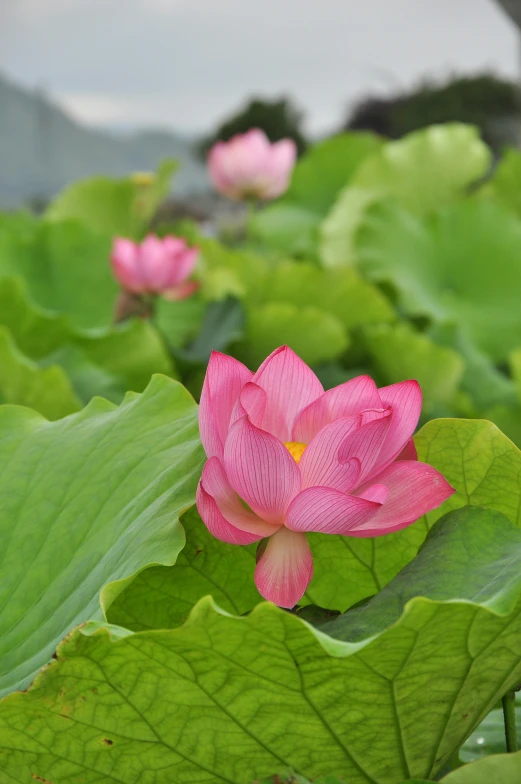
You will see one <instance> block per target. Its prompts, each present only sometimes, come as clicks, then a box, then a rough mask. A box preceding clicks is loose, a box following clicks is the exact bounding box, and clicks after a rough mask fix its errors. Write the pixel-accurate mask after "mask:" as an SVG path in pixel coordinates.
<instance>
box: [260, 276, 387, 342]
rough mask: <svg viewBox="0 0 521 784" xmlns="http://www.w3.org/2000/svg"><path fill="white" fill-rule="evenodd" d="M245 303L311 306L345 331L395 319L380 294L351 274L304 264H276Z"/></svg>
mask: <svg viewBox="0 0 521 784" xmlns="http://www.w3.org/2000/svg"><path fill="white" fill-rule="evenodd" d="M247 301H248V303H252V304H262V303H264V302H281V303H283V302H287V303H290V304H292V305H295V306H296V307H303V306H307V305H309V306H313V307H316V308H319V309H321V310H323V311H325V312H327V313H330V314H332V315H333V316H335V317H336V318H337V319H339V321H341V322H342V323H343V324H344V326H345V327H346V329H348V330H351V329H353V328H355V327H359V326H362V325H365V324H381V323H386V322H389V321H394V320H395V318H396V315H395V313H394V310H393V308H392V306H391V304H390V303H389V301H388V300H387V299H386V297H385V296H384V295H383V294H382V292H381V291H380V290H379V289H377V288H376V287H375V286H372V285H371V284H370V283H368V282H367V281H365V280H364V279H363V278H362V277H361V276H360V275H359V274H358V273H357V272H356V271H355V270H353V269H334V270H324V269H320V268H319V267H317V266H315V265H314V264H309V263H306V262H295V261H283V262H280V263H279V264H277V266H276V267H275V268H274V269H273V271H272V272H271V274H270V277H269V284H268V285H266V286H265V288H259V287H256V288H252V289H250V290H249V291H248V292H247Z"/></svg>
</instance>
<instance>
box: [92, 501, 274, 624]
mask: <svg viewBox="0 0 521 784" xmlns="http://www.w3.org/2000/svg"><path fill="white" fill-rule="evenodd" d="M181 523H182V525H183V528H184V530H185V534H186V544H185V546H184V548H183V550H182V552H180V553H179V555H178V557H177V561H176V562H175V566H153V567H151V568H149V569H145V570H144V571H142V572H141V573H140V574H138V576H137V577H136V579H135V580H133V581H132V583H130V585H129V586H128V587H127V588H126V589H125V590H124V591H123V592H122V593H120V595H119V596H118V597H117V598H116V599H115V601H114V603H113V604H112V605H111V607H110V608H109V610H108V614H107V617H108V619H109V621H110V623H113V624H116V625H119V626H124V627H125V628H127V629H131V630H132V631H135V632H136V631H146V630H148V629H172V628H174V627H176V626H180V625H181V624H182V623H184V621H185V620H186V619H187V617H188V615H189V614H190V612H191V610H192V608H193V607H194V605H196V604H197V602H198V601H199V599H200V598H201V597H202V596H206V595H208V594H211V595H212V596H213V598H214V599H215V601H216V602H217V604H218V605H219V607H222V609H223V610H226V611H227V612H230V613H234V614H235V615H242V614H243V613H245V612H247V611H248V610H251V609H252V607H255V605H256V604H258V603H259V602H260V601H261V596H260V595H259V593H258V591H257V589H256V587H255V583H254V581H253V571H254V569H255V552H256V550H257V545H256V544H253V545H249V546H248V547H236V546H234V545H231V544H226V543H225V542H221V541H220V540H219V539H215V538H214V537H213V536H212V535H211V534H210V533H209V532H208V529H207V528H206V526H205V525H204V523H203V522H202V521H201V518H200V517H199V515H198V514H197V511H196V509H195V507H193V508H192V509H190V510H189V511H188V512H186V513H185V514H184V515H183V517H182V518H181Z"/></svg>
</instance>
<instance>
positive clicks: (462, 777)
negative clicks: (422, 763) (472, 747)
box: [411, 752, 521, 784]
mask: <svg viewBox="0 0 521 784" xmlns="http://www.w3.org/2000/svg"><path fill="white" fill-rule="evenodd" d="M520 779H521V752H517V753H516V754H498V755H495V756H493V757H486V758H485V759H482V760H479V761H478V762H474V763H472V765H464V766H463V767H461V768H458V769H457V770H454V771H453V772H452V773H449V775H448V776H445V777H444V778H443V779H442V784H518V782H519V781H520ZM411 784H414V782H411ZM420 784H421V782H420Z"/></svg>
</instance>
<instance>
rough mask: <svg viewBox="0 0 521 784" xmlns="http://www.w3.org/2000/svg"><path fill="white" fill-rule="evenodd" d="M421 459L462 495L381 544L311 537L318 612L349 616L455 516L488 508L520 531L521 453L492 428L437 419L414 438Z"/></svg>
mask: <svg viewBox="0 0 521 784" xmlns="http://www.w3.org/2000/svg"><path fill="white" fill-rule="evenodd" d="M415 443H416V447H417V449H418V458H419V460H423V461H424V462H426V463H430V464H431V465H433V466H434V467H435V468H437V469H438V471H440V472H441V473H442V474H443V475H444V476H445V478H446V479H447V480H448V481H449V482H450V484H451V485H452V487H454V488H455V489H456V491H457V492H456V493H455V494H454V495H453V496H451V498H449V499H448V501H446V502H445V503H444V504H443V506H441V507H440V508H439V509H436V510H434V511H433V512H431V513H430V514H429V515H427V517H426V518H422V519H421V520H418V521H417V522H416V523H414V524H413V525H411V526H409V527H408V528H405V529H403V530H402V531H397V532H396V533H393V534H387V535H386V536H380V537H376V538H374V539H357V538H354V537H348V536H324V535H323V534H311V535H310V537H309V539H310V543H311V549H312V550H313V556H314V563H315V572H314V576H313V580H312V582H311V585H310V587H309V589H308V592H307V598H308V600H309V601H310V602H311V603H312V604H317V605H319V606H320V607H327V608H330V609H334V610H345V609H347V608H348V607H350V606H352V605H353V604H355V603H356V602H359V601H361V600H362V599H365V598H366V597H368V596H372V595H373V594H375V593H377V592H378V591H379V590H380V589H381V588H382V587H383V586H384V585H386V584H387V583H388V582H389V580H391V579H392V578H393V577H394V576H395V575H396V574H397V573H398V572H399V571H400V569H402V568H403V567H404V566H405V565H406V564H407V563H409V561H411V560H412V559H413V558H414V556H415V555H416V553H417V552H418V548H419V547H420V545H421V544H422V542H423V541H424V539H425V535H426V533H427V530H428V528H429V527H430V526H431V525H432V523H433V522H434V521H435V520H437V519H438V517H439V516H440V515H441V514H443V513H444V512H446V511H448V510H449V509H456V508H458V507H461V506H465V505H466V504H475V505H484V506H489V507H491V508H493V509H497V510H498V511H500V512H503V514H505V515H506V516H507V517H508V518H509V519H510V520H511V521H512V522H513V523H515V524H516V525H521V521H520V519H519V516H518V515H519V511H518V510H519V508H520V505H521V480H520V477H521V452H520V451H519V449H517V447H516V446H514V444H513V443H512V442H511V441H510V440H509V439H508V438H507V437H506V436H505V435H503V433H501V432H500V431H499V430H498V429H497V427H496V426H495V425H493V424H492V423H491V422H485V421H480V420H465V419H437V420H432V421H431V422H428V423H427V424H426V425H424V427H422V429H421V430H420V431H419V433H418V434H417V435H416V436H415Z"/></svg>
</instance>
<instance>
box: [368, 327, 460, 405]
mask: <svg viewBox="0 0 521 784" xmlns="http://www.w3.org/2000/svg"><path fill="white" fill-rule="evenodd" d="M364 336H365V340H366V344H367V348H368V350H369V354H370V355H371V357H372V359H373V361H374V363H375V365H376V368H377V370H378V371H379V372H380V373H381V374H382V376H383V379H384V380H385V383H386V384H395V383H396V382H398V381H403V380H404V379H407V378H415V379H417V381H419V383H420V385H421V388H422V392H423V396H424V406H426V408H427V412H428V409H429V406H432V404H433V403H437V402H445V403H448V402H451V401H452V400H453V398H454V397H455V395H456V393H457V391H458V388H459V386H460V383H461V380H462V377H463V372H464V361H463V358H462V357H461V356H460V355H459V354H458V353H457V352H456V351H454V350H453V349H451V348H446V347H444V346H438V345H437V344H436V343H434V342H433V341H432V340H430V339H429V337H428V336H426V335H423V334H421V333H419V332H415V331H414V330H413V329H412V328H411V327H410V326H408V325H407V324H405V323H400V324H398V325H396V326H394V325H393V326H389V325H381V326H375V327H371V328H367V329H366V330H365V332H364Z"/></svg>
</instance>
